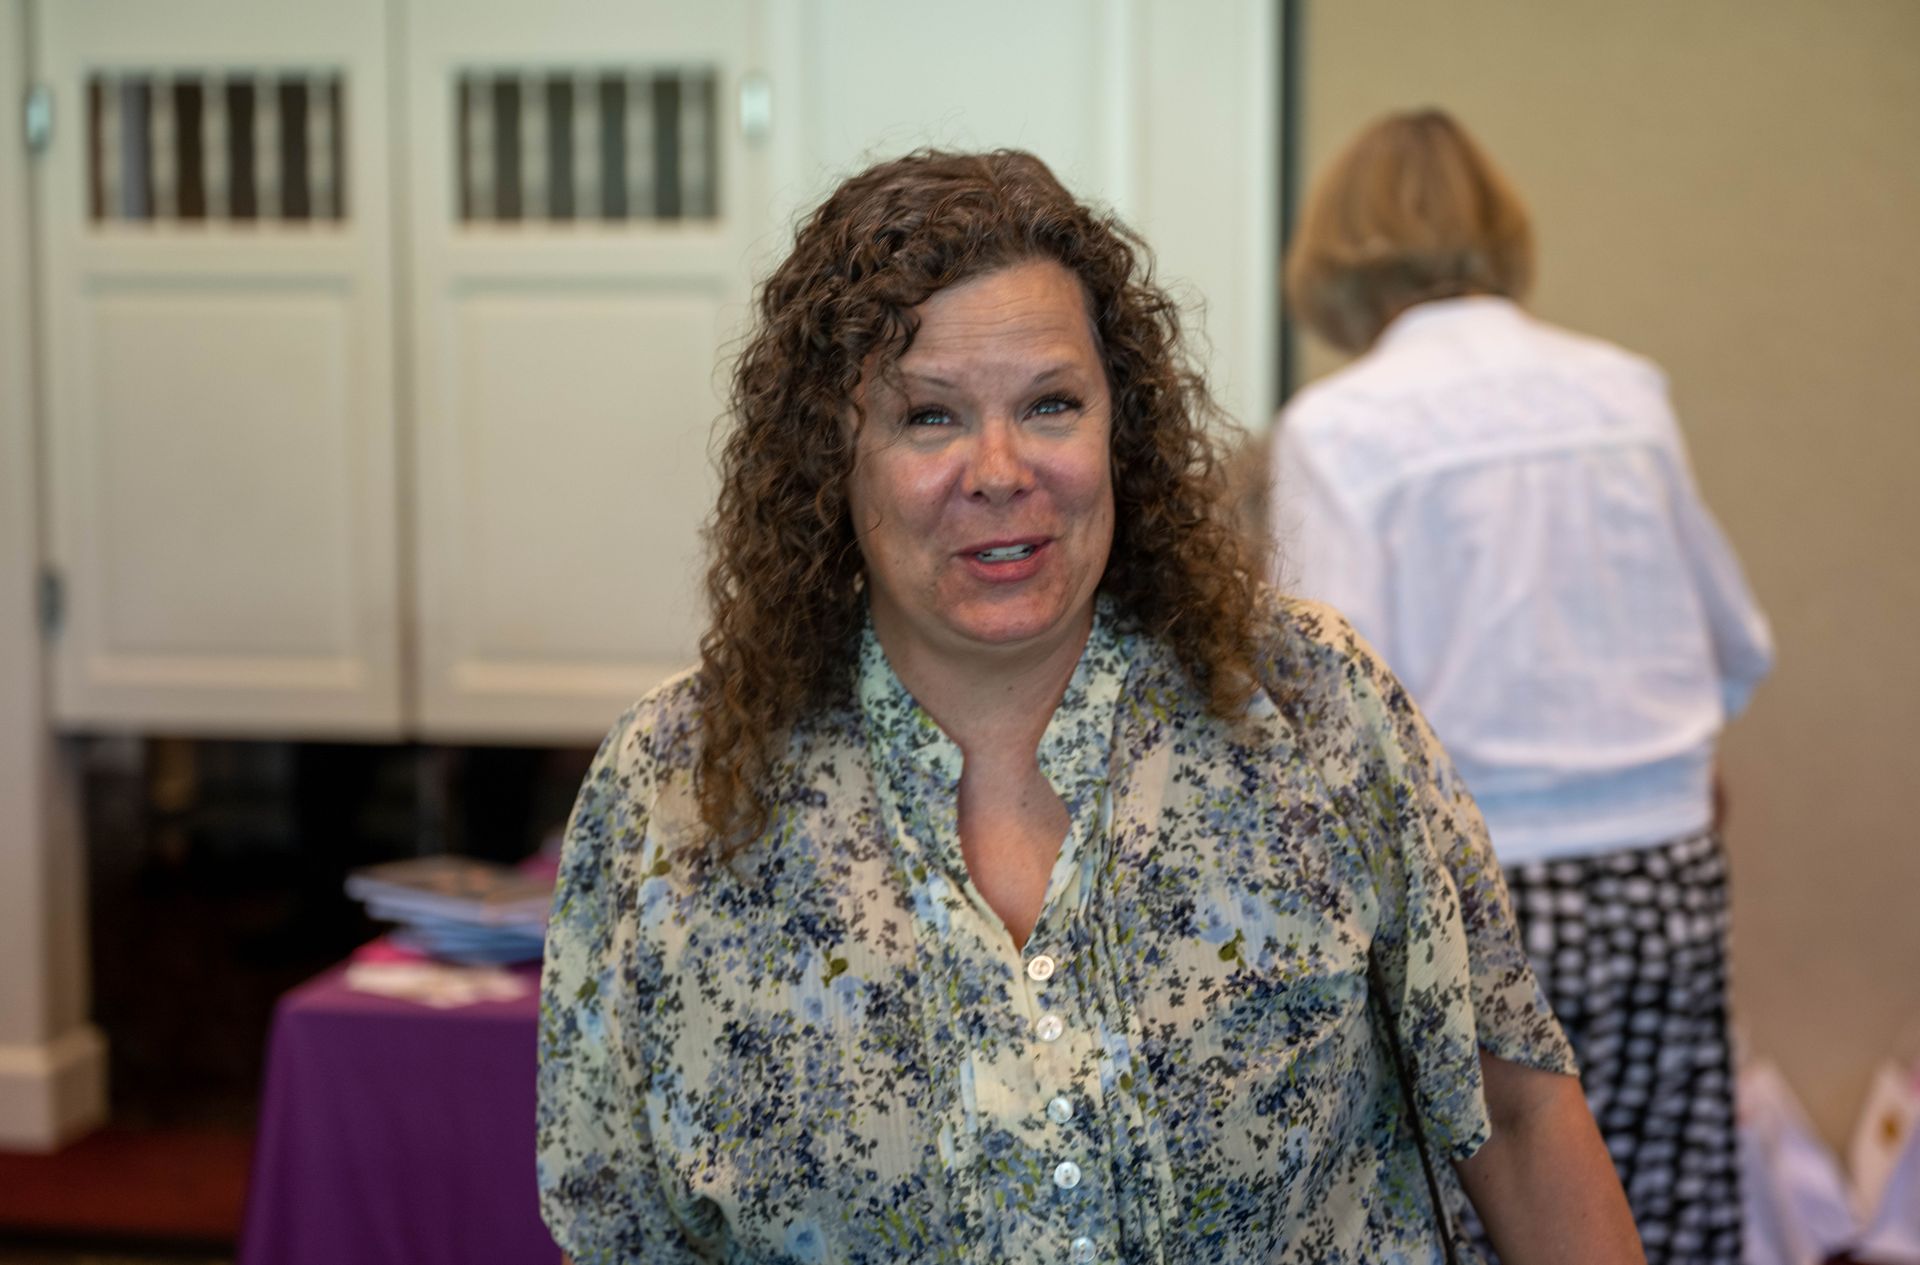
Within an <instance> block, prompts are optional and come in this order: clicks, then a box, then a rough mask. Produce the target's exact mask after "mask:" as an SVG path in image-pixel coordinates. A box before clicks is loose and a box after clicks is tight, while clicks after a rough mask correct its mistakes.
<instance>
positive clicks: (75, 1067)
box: [0, 1024, 107, 1151]
mask: <svg viewBox="0 0 1920 1265" xmlns="http://www.w3.org/2000/svg"><path fill="white" fill-rule="evenodd" d="M106 1118H107V1042H106V1038H105V1037H103V1036H102V1035H101V1034H100V1030H99V1029H98V1028H96V1027H94V1026H93V1025H92V1024H82V1025H81V1026H80V1027H78V1028H73V1029H71V1030H69V1031H67V1032H64V1033H62V1034H61V1035H60V1036H58V1037H55V1038H54V1039H53V1040H51V1041H46V1042H42V1043H40V1044H38V1045H22V1044H0V1149H4V1150H12V1151H52V1150H56V1149H58V1148H59V1147H61V1146H62V1145H64V1144H66V1143H68V1142H71V1141H72V1140H73V1139H74V1138H76V1137H79V1136H80V1135H81V1134H83V1133H86V1132H87V1131H88V1130H90V1129H93V1128H96V1127H98V1126H99V1125H100V1124H102V1123H104V1122H105V1121H106Z"/></svg>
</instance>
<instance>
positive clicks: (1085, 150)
mask: <svg viewBox="0 0 1920 1265" xmlns="http://www.w3.org/2000/svg"><path fill="white" fill-rule="evenodd" d="M1275 8H1276V6H1275V5H1273V4H1272V3H1271V0H1206V2H1205V3H1193V0H1047V2H1046V3H1044V4H1040V3H1034V0H970V2H969V3H967V4H963V5H961V4H918V3H900V0H792V3H789V4H782V5H780V6H779V7H778V8H776V9H775V10H774V16H775V18H776V20H777V21H778V22H779V23H780V29H779V31H778V32H777V34H776V37H775V38H774V39H773V40H772V41H771V51H772V56H773V58H774V60H773V62H772V63H771V69H772V70H773V73H774V83H775V87H776V90H777V92H776V100H777V102H778V104H779V106H780V115H779V121H780V123H781V124H782V125H783V126H782V127H781V128H780V129H777V131H778V140H779V142H780V143H779V144H778V146H777V147H776V159H777V165H776V168H775V171H774V185H775V192H776V198H775V201H776V205H777V207H778V220H779V222H780V223H782V224H785V223H787V222H788V221H789V220H790V219H791V216H792V213H793V212H794V211H796V210H799V209H801V208H803V207H805V206H808V205H810V204H811V203H813V202H814V201H817V200H818V199H819V198H820V197H821V196H823V195H824V194H825V193H826V192H827V191H828V190H830V189H831V188H832V187H833V185H834V183H835V182H836V181H837V180H839V179H840V178H842V177H844V176H847V175H850V174H852V173H853V172H854V171H857V170H859V169H860V168H862V167H864V166H866V165H867V164H868V163H870V162H873V161H876V160H878V159H882V158H890V157H893V156H895V155H897V154H901V153H904V152H906V151H907V150H909V149H913V148H915V147H918V146H922V145H934V146H940V147H945V148H957V149H981V148H994V147H1000V146H1008V147H1013V148H1019V149H1027V150H1031V151H1033V152H1034V153H1036V154H1038V155H1039V156H1040V157H1041V158H1042V159H1043V160H1045V161H1046V162H1047V164H1048V165H1049V166H1051V167H1052V168H1053V170H1054V173H1055V174H1056V175H1058V176H1059V177H1060V179H1061V181H1062V182H1063V183H1065V184H1066V186H1067V187H1068V188H1069V189H1071V190H1073V192H1074V193H1076V194H1078V195H1079V196H1081V197H1083V198H1086V199H1089V200H1091V201H1093V202H1096V203H1100V204H1104V205H1106V206H1108V207H1111V208H1112V209H1113V210H1114V211H1116V212H1118V214H1119V215H1120V217H1121V218H1122V219H1124V220H1125V221H1127V223H1128V224H1129V225H1130V226H1132V227H1133V228H1134V229H1136V230H1138V231H1139V232H1140V233H1141V234H1142V235H1143V236H1144V237H1145V238H1146V240H1147V242H1148V243H1149V244H1150V245H1151V247H1152V248H1153V251H1154V255H1155V259H1156V263H1157V268H1156V273H1155V275H1156V276H1157V277H1158V279H1159V280H1160V281H1161V282H1162V283H1163V284H1170V285H1171V286H1172V288H1173V289H1174V292H1175V294H1176V297H1178V298H1179V299H1180V300H1181V301H1182V304H1183V307H1185V308H1186V309H1187V317H1188V328H1189V330H1190V331H1191V332H1192V333H1194V334H1195V335H1196V337H1195V338H1194V348H1195V350H1196V352H1197V353H1199V354H1200V355H1201V356H1202V357H1203V358H1204V363H1205V364H1206V365H1207V367H1208V371H1209V379H1210V382H1211V385H1212V386H1213V388H1214V390H1215V392H1216V394H1217V395H1218V397H1219V399H1220V403H1221V404H1222V406H1223V407H1224V408H1225V409H1226V411H1227V412H1228V413H1229V415H1231V416H1232V417H1234V418H1236V419H1238V420H1240V421H1241V422H1243V423H1246V424H1250V425H1257V426H1264V425H1265V423H1266V420H1267V418H1268V417H1270V416H1271V415H1272V411H1273V409H1274V407H1275V404H1276V399H1275V394H1276V392H1275V384H1276V382H1277V380H1278V374H1277V366H1276V364H1275V363H1274V361H1275V356H1276V354H1277V349H1278V344H1277V342H1276V340H1275V326H1276V323H1277V320H1278V312H1279V293H1278V290H1279V279H1278V275H1277V273H1278V248H1277V243H1278V240H1279V204H1278V198H1277V191H1278V186H1279V174H1278V173H1279V156H1280V154H1279V149H1280V114H1279V111H1280V104H1279V103H1280V94H1279V75H1280V57H1279V52H1280V45H1279V31H1278V23H1277V19H1276V14H1275ZM769 244H770V245H778V244H779V243H777V242H774V241H772V239H769Z"/></svg>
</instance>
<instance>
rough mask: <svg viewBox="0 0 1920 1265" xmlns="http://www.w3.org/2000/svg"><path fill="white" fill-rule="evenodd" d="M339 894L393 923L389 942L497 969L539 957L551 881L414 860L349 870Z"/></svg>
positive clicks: (489, 867) (457, 860)
mask: <svg viewBox="0 0 1920 1265" xmlns="http://www.w3.org/2000/svg"><path fill="white" fill-rule="evenodd" d="M347 895H349V896H351V897H353V898H354V899H355V900H358V901H360V902H361V903H363V904H364V905H366V907H367V914H368V916H369V917H372V918H376V919H378V920H380V921H382V922H391V923H396V924H398V930H397V931H396V932H395V933H394V936H393V939H394V941H395V942H396V943H398V944H401V945H404V946H407V947H410V948H415V949H419V950H421V951H423V952H425V953H428V954H430V955H432V956H434V957H437V958H444V959H446V960H447V961H450V962H468V963H487V964H505V963H509V962H530V961H533V960H535V959H537V958H538V957H539V956H540V949H541V944H542V942H543V941H544V939H545V937H546V928H547V910H548V908H549V907H550V906H551V905H552V904H553V882H552V880H551V879H549V878H542V877H538V876H535V875H530V874H525V873H522V872H521V871H519V870H515V869H512V868H510V867H508V866H504V865H496V864H494V863H493V862H491V861H476V860H474V859H472V858H470V857H454V856H437V857H419V858H417V859H415V860H411V861H392V862H388V863H386V864H384V865H371V866H366V867H364V868H362V869H358V870H355V871H353V873H351V874H349V875H348V876H347Z"/></svg>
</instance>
